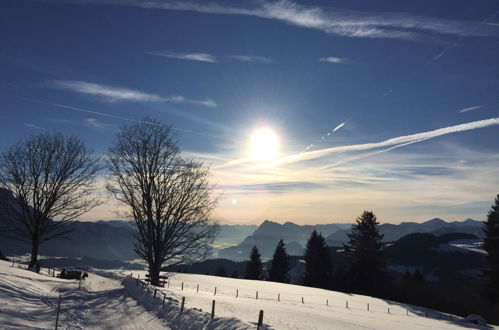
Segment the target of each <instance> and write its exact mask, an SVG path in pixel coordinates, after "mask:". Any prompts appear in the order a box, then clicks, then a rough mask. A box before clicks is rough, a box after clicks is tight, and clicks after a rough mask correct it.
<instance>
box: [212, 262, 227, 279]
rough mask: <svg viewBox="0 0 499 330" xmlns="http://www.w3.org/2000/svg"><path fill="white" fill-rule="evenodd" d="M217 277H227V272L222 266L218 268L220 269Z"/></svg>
mask: <svg viewBox="0 0 499 330" xmlns="http://www.w3.org/2000/svg"><path fill="white" fill-rule="evenodd" d="M215 276H221V277H227V272H226V271H225V268H224V266H223V265H222V264H220V266H218V268H217V270H216V272H215Z"/></svg>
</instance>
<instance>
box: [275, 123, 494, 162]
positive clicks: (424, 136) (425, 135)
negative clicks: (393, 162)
mask: <svg viewBox="0 0 499 330" xmlns="http://www.w3.org/2000/svg"><path fill="white" fill-rule="evenodd" d="M495 125H499V118H490V119H484V120H478V121H473V122H469V123H464V124H459V125H454V126H448V127H444V128H439V129H436V130H432V131H426V132H422V133H416V134H411V135H404V136H399V137H395V138H391V139H388V140H385V141H381V142H374V143H364V144H353V145H347V146H341V147H332V148H325V149H320V150H314V151H309V152H305V153H299V154H293V155H288V156H284V157H281V158H279V159H277V160H275V161H274V162H272V165H274V166H275V165H281V164H289V163H295V162H300V161H305V160H311V159H317V158H321V157H326V156H329V155H332V154H334V153H339V152H348V151H362V150H371V149H377V148H383V147H393V146H400V147H401V146H403V145H407V144H412V143H415V142H421V141H425V140H428V139H432V138H435V137H438V136H442V135H447V134H452V133H457V132H465V131H469V130H474V129H477V128H485V127H489V126H495ZM392 149H394V148H392ZM390 150H391V149H390Z"/></svg>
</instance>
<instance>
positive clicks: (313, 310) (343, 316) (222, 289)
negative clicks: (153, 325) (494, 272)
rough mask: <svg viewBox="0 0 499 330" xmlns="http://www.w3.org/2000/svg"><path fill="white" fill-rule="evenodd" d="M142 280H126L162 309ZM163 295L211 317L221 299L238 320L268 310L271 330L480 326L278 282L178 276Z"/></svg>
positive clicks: (222, 312)
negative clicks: (210, 313)
mask: <svg viewBox="0 0 499 330" xmlns="http://www.w3.org/2000/svg"><path fill="white" fill-rule="evenodd" d="M128 275H130V274H128ZM137 275H140V278H144V276H145V272H140V273H137V272H135V273H134V274H133V276H134V277H135V279H133V278H131V277H130V276H128V279H127V280H125V283H127V287H129V288H130V290H131V292H132V294H133V295H134V296H135V297H137V298H138V299H141V301H144V303H145V304H146V305H147V306H149V307H152V306H156V308H159V309H158V310H161V308H160V305H161V300H162V294H161V293H160V292H158V293H157V297H156V298H155V299H156V300H155V302H154V298H153V290H152V289H151V290H150V291H149V292H147V289H145V288H144V289H142V288H141V287H140V285H139V286H137V281H136V278H137ZM182 283H183V284H182ZM198 284H199V292H198ZM182 287H183V290H182ZM215 287H216V293H215ZM161 291H162V292H164V293H165V294H166V297H173V298H175V299H176V300H177V301H181V299H182V297H185V306H186V308H190V309H192V308H196V309H200V310H202V311H203V312H211V305H212V301H213V300H215V301H216V309H215V314H216V315H217V316H223V317H237V318H239V319H241V320H243V321H246V322H248V323H253V324H256V322H257V320H258V314H259V311H260V310H263V311H264V325H266V326H267V327H268V329H402V328H403V329H405V330H409V329H459V328H473V327H476V326H474V325H472V324H470V323H469V322H467V321H466V320H463V319H461V318H459V317H456V316H450V315H448V314H441V313H439V312H437V311H434V310H430V309H425V308H421V307H416V306H410V305H404V304H400V303H396V302H391V301H386V300H382V299H377V298H372V297H368V296H362V295H351V294H344V293H339V292H334V291H328V290H322V289H316V288H309V287H304V286H298V285H291V284H281V283H275V282H266V281H252V280H241V279H232V278H223V277H216V276H206V275H195V274H178V273H174V274H170V284H169V286H168V287H166V288H164V289H161ZM257 291H258V299H257ZM236 296H237V297H236ZM302 298H303V300H302ZM278 299H280V301H279V300H278ZM347 302H348V308H347V307H346V306H347ZM368 305H369V307H368ZM368 308H369V310H368ZM427 313H428V314H427ZM426 315H428V316H426Z"/></svg>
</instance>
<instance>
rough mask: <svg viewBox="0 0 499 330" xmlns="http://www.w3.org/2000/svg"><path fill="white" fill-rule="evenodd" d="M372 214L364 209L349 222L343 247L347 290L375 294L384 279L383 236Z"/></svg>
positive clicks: (386, 277) (386, 274)
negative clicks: (346, 266)
mask: <svg viewBox="0 0 499 330" xmlns="http://www.w3.org/2000/svg"><path fill="white" fill-rule="evenodd" d="M378 225H379V223H378V222H377V219H376V216H375V215H374V213H373V212H369V211H364V212H363V213H362V215H361V216H360V217H358V218H357V222H356V224H354V225H352V231H351V233H350V234H348V238H349V242H348V244H346V245H345V246H344V248H345V254H346V256H347V259H348V262H349V266H350V268H349V271H348V273H349V275H348V279H349V282H350V290H352V291H354V292H358V293H363V294H376V293H378V292H377V291H378V290H382V287H383V285H385V284H386V281H387V280H388V273H387V270H386V265H385V262H384V258H383V248H384V244H383V242H382V240H383V235H382V234H380V233H379V231H378Z"/></svg>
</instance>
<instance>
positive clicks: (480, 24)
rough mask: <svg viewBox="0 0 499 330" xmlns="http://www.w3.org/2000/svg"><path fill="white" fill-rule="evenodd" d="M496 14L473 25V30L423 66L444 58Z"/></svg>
mask: <svg viewBox="0 0 499 330" xmlns="http://www.w3.org/2000/svg"><path fill="white" fill-rule="evenodd" d="M498 13H499V11H496V12H495V13H493V14H492V15H490V16H489V17H487V18H486V19H484V20H483V21H481V22H480V23H478V24H477V25H475V27H473V29H471V30H470V31H469V32H468V33H466V34H464V35H463V36H461V37H460V38H459V39H457V40H456V41H454V42H453V43H452V44H451V45H450V46H448V47H446V48H445V49H444V50H443V51H441V52H440V53H438V54H437V55H436V56H435V57H433V58H432V59H431V60H430V61H429V62H428V63H426V64H425V66H428V65H431V64H432V63H433V62H435V61H437V60H438V59H439V58H441V57H442V56H444V55H445V54H446V53H447V52H448V51H450V50H451V49H453V48H456V47H457V46H458V45H459V44H460V43H461V41H463V40H464V39H466V38H467V37H468V36H470V35H471V34H473V33H474V32H475V31H476V30H478V29H479V28H480V27H482V25H484V24H486V23H487V22H488V21H489V20H490V19H492V18H493V17H494V16H496V15H497V14H498Z"/></svg>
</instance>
